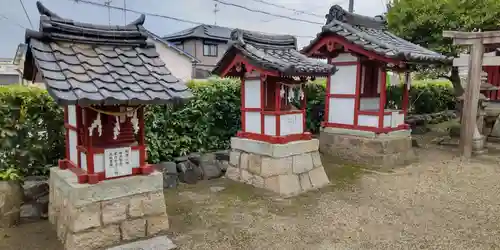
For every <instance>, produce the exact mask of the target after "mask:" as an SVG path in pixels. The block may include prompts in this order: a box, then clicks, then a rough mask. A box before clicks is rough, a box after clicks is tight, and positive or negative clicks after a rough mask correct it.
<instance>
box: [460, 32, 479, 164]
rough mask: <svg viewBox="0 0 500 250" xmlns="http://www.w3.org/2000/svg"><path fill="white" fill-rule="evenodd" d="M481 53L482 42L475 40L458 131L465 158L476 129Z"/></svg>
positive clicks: (470, 154) (468, 156) (469, 151)
mask: <svg viewBox="0 0 500 250" xmlns="http://www.w3.org/2000/svg"><path fill="white" fill-rule="evenodd" d="M483 53H484V44H483V43H482V40H481V39H475V40H474V43H473V44H472V49H471V53H470V62H469V75H468V76H469V79H468V84H467V89H466V91H465V100H464V106H463V110H462V116H463V117H462V127H461V131H460V132H461V133H460V134H461V136H460V150H461V153H462V155H463V156H464V157H466V158H470V157H471V156H472V143H473V141H472V139H473V135H474V130H475V128H476V115H477V108H478V100H479V90H480V86H481V72H482V67H481V65H482V60H483Z"/></svg>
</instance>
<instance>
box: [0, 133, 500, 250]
mask: <svg viewBox="0 0 500 250" xmlns="http://www.w3.org/2000/svg"><path fill="white" fill-rule="evenodd" d="M419 140H420V142H421V145H424V146H423V148H419V149H418V150H417V152H418V154H419V156H420V157H419V158H420V161H419V162H418V163H415V164H413V165H410V166H408V167H405V168H400V169H396V170H394V171H391V172H376V171H366V170H363V169H361V168H359V167H355V166H346V165H339V164H335V163H334V162H331V161H330V160H328V159H323V162H324V165H325V168H326V169H327V172H328V175H329V177H330V180H331V182H332V185H330V186H329V187H326V188H324V189H322V190H320V191H317V192H310V193H307V194H305V195H302V196H299V197H295V198H290V199H281V198H279V197H275V196H272V195H271V194H269V193H267V192H265V191H262V190H257V189H254V188H250V187H249V186H246V185H243V184H239V183H236V182H232V181H229V180H226V179H218V180H214V181H208V182H202V183H199V184H197V185H192V186H189V185H182V186H181V187H180V188H178V189H175V190H169V191H167V192H166V193H165V194H166V203H167V209H168V213H169V216H170V219H171V234H170V236H171V238H172V240H173V241H174V242H175V243H176V244H177V245H178V246H179V248H180V249H318V250H326V249H384V250H387V249H467V250H469V249H500V181H499V180H500V171H499V165H498V163H499V161H500V156H493V157H489V158H488V159H479V160H477V159H476V160H471V161H467V162H463V161H461V160H460V159H459V158H456V157H455V156H454V155H455V152H454V151H452V150H450V148H449V147H445V146H434V145H433V146H428V145H427V144H426V143H424V141H426V142H429V141H431V140H432V138H431V137H427V136H426V137H421V138H420V139H419ZM496 159H498V160H496ZM0 249H2V250H3V249H16V250H18V249H19V250H21V249H22V250H24V249H30V250H35V249H50V250H58V249H61V246H60V245H59V244H58V243H57V242H56V237H55V233H54V232H53V231H52V230H51V229H50V226H49V224H48V222H47V221H43V222H36V223H27V224H22V225H20V226H19V227H17V228H12V229H8V230H3V231H2V230H0Z"/></svg>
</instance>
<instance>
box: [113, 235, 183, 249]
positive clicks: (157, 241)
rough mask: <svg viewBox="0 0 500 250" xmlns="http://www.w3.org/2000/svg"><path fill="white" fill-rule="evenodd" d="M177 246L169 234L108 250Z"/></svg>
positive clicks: (172, 247)
mask: <svg viewBox="0 0 500 250" xmlns="http://www.w3.org/2000/svg"><path fill="white" fill-rule="evenodd" d="M172 249H177V246H176V245H175V244H174V243H173V242H172V241H171V240H170V239H169V238H168V237H167V236H157V237H154V238H151V239H147V240H141V241H136V242H132V243H127V244H124V245H120V246H116V247H111V248H108V249H107V250H172Z"/></svg>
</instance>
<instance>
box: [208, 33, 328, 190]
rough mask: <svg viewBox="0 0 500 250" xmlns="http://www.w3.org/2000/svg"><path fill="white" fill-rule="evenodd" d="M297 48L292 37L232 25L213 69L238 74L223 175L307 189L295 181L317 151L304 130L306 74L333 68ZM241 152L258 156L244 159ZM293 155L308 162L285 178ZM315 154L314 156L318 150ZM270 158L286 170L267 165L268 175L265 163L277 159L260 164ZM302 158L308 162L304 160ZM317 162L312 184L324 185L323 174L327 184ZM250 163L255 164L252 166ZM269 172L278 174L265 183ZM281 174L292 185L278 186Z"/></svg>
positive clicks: (325, 72) (305, 171) (322, 73)
mask: <svg viewBox="0 0 500 250" xmlns="http://www.w3.org/2000/svg"><path fill="white" fill-rule="evenodd" d="M296 49H297V42H296V39H295V37H293V36H289V35H270V34H263V33H258V32H250V31H243V30H238V29H237V30H234V31H233V32H232V33H231V45H230V47H229V49H228V50H227V52H226V54H225V55H224V57H223V58H222V59H221V60H220V61H219V63H218V64H217V66H216V67H215V69H214V71H213V72H214V73H215V74H217V75H219V76H221V77H237V78H239V79H241V124H242V125H241V131H239V132H238V134H237V137H236V138H233V139H232V143H231V147H232V150H233V152H232V154H231V157H232V158H231V159H232V165H233V166H234V167H233V168H231V169H230V170H229V171H228V173H227V175H228V177H229V178H231V179H235V180H240V181H244V182H248V183H251V184H252V185H254V186H257V187H265V188H268V189H271V190H273V191H275V192H278V193H281V194H287V195H288V194H295V193H299V192H302V191H306V190H308V189H310V188H311V187H309V186H311V185H309V186H303V187H302V186H301V185H300V183H299V174H308V173H309V172H310V171H313V165H312V159H311V157H312V154H311V153H314V155H315V156H316V154H318V152H317V149H318V148H317V147H318V146H317V143H318V142H317V140H314V139H311V135H310V133H308V132H307V131H306V125H305V121H306V113H305V112H306V107H305V106H306V105H305V104H306V96H305V94H304V84H305V83H306V82H307V80H309V79H311V78H314V77H318V76H323V77H326V76H329V75H331V74H333V73H334V71H335V68H334V66H332V65H328V64H326V63H322V62H320V61H319V60H315V59H312V58H308V57H306V56H305V55H302V54H300V53H299V52H298V51H297V50H296ZM315 143H316V146H314V145H315ZM303 145H309V146H308V147H304V146H303ZM311 145H312V146H311ZM277 148H278V149H277ZM279 148H291V149H290V150H291V151H289V152H287V153H285V152H286V151H287V150H285V151H283V152H281V153H279V154H278V155H276V154H275V153H276V152H278V151H279ZM305 149H306V150H305ZM246 155H250V156H251V157H252V158H254V157H255V158H258V160H256V161H254V160H251V161H249V160H248V158H247V157H246ZM293 155H301V156H303V157H306V158H307V157H309V163H311V164H306V165H304V168H303V169H302V170H300V171H299V170H297V172H295V174H296V175H293V176H291V177H288V176H285V174H286V173H287V169H289V170H290V173H291V172H292V157H296V156H293ZM240 156H241V157H240ZM317 156H318V158H317V159H319V154H318V155H317ZM236 158H238V159H240V160H235V159H236ZM271 158H273V159H274V158H278V159H279V160H280V161H284V162H283V163H284V165H282V166H279V167H280V168H282V169H285V171H284V172H283V173H279V171H274V170H272V169H269V171H274V172H276V174H273V175H272V176H271V175H269V174H268V173H267V172H265V171H267V170H266V167H267V168H275V169H277V168H278V166H276V164H279V163H278V162H277V161H276V162H274V161H273V162H272V164H271V163H270V164H266V166H264V164H265V163H266V162H269V161H268V160H269V159H271ZM287 159H289V160H290V161H287ZM305 162H306V163H308V162H307V160H305ZM316 162H317V164H316V168H317V169H319V170H316V171H317V172H319V173H320V174H319V176H321V178H322V179H317V178H316V179H315V180H314V181H315V182H316V183H315V184H314V186H315V187H318V186H321V185H324V184H325V179H326V183H328V179H327V178H326V174H325V172H324V170H323V167H322V166H321V161H320V160H317V161H316ZM249 164H250V165H252V169H258V171H254V172H248V171H247V170H246V166H247V165H249ZM255 164H256V165H257V166H253V165H255ZM260 164H261V165H262V168H261V166H260ZM297 164H299V163H297ZM294 166H295V165H294ZM297 168H299V165H297ZM236 169H238V170H236ZM239 169H241V171H240V170H239ZM233 170H234V171H233ZM321 171H322V172H321ZM233 173H238V174H237V175H238V176H233V175H232V174H233ZM271 177H272V178H275V177H276V178H277V179H276V180H275V185H274V186H273V185H271V184H268V185H265V184H264V183H265V182H266V180H268V179H269V178H271ZM283 178H292V179H293V180H291V181H292V183H294V184H296V186H295V187H293V188H292V189H286V188H285V187H282V186H283V185H285V184H284V183H286V181H285V180H284V179H283ZM308 178H309V177H308ZM282 179H283V180H282ZM311 181H313V180H311ZM268 182H269V183H270V182H271V181H268ZM304 185H305V184H304ZM285 189H286V190H285Z"/></svg>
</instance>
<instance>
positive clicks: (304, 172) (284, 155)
mask: <svg viewBox="0 0 500 250" xmlns="http://www.w3.org/2000/svg"><path fill="white" fill-rule="evenodd" d="M229 163H230V166H229V167H228V169H227V171H226V177H227V178H229V179H231V180H235V181H239V182H243V183H247V184H250V185H252V186H254V187H257V188H264V189H267V190H270V191H273V192H275V193H278V194H280V195H283V196H293V195H297V194H300V193H303V192H306V191H309V190H313V189H317V188H321V187H323V186H326V185H327V184H329V180H328V176H327V175H326V173H325V170H324V168H323V165H322V163H321V158H320V155H319V152H318V140H317V139H312V140H307V141H296V142H290V143H287V144H271V143H267V142H262V141H255V140H250V139H243V138H238V137H233V138H231V152H230V160H229Z"/></svg>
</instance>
